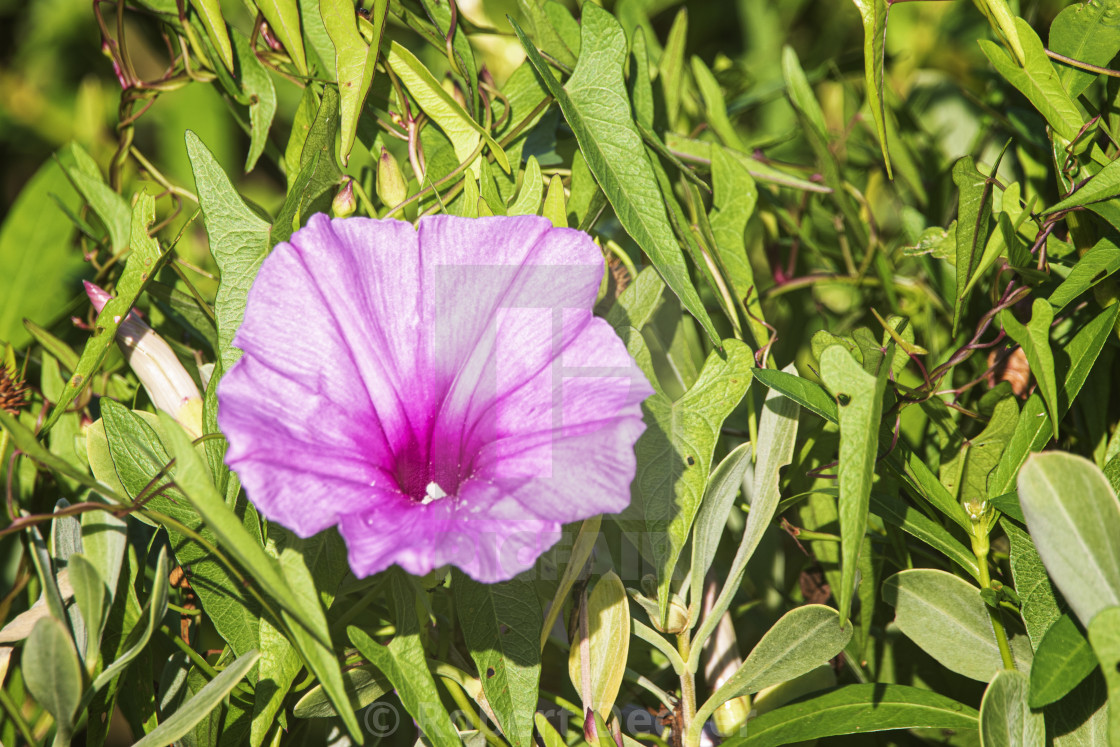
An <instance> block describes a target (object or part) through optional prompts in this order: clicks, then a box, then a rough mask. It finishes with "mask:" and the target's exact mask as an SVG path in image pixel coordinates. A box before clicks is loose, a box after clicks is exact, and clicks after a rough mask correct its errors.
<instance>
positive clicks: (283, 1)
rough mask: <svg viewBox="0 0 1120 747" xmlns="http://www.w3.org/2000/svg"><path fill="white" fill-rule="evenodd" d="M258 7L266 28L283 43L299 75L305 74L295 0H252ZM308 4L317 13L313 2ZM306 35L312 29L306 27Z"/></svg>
mask: <svg viewBox="0 0 1120 747" xmlns="http://www.w3.org/2000/svg"><path fill="white" fill-rule="evenodd" d="M253 1H254V2H255V3H256V5H257V7H258V8H259V9H260V11H261V14H262V15H264V19H265V20H266V21H268V28H269V29H270V30H271V31H272V33H273V34H274V35H275V36H276V38H277V39H278V40H279V41H280V43H281V44H283V45H284V49H285V51H287V53H288V56H289V57H291V58H292V63H293V64H294V65H295V66H296V70H298V71H299V74H300V75H307V72H308V71H307V54H306V52H305V51H304V48H303V34H301V33H300V22H299V19H300V11H299V8H298V7H297V2H296V0H253ZM305 4H306V5H308V6H310V9H311V12H314V13H315V15H319V13H318V11H317V9H316V8H315V3H314V2H308V3H305ZM307 34H308V37H309V38H310V37H311V34H312V30H311V29H310V28H308V29H307Z"/></svg>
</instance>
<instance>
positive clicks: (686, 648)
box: [677, 628, 699, 747]
mask: <svg viewBox="0 0 1120 747" xmlns="http://www.w3.org/2000/svg"><path fill="white" fill-rule="evenodd" d="M688 632H689V631H688V629H687V628H686V629H685V630H684V632H682V633H681V634H680V635H678V636H677V650H678V651H679V652H680V655H681V659H682V660H683V661H685V662H687V661H688V660H689V658H690V654H691V653H692V651H691V641H690V640H689V637H688ZM695 716H696V680H695V677H694V675H693V672H692V670H691V669H690V668H689V667H687V666H686V667H685V669H684V671H683V672H681V724H680V727H681V734H682V736H685V737H686V738H687V736H688V735H690V734H691V731H692V729H691V728H690V726H691V725H692V719H693V718H694V717H695ZM697 734H699V731H697ZM686 747H692V745H687V744H686Z"/></svg>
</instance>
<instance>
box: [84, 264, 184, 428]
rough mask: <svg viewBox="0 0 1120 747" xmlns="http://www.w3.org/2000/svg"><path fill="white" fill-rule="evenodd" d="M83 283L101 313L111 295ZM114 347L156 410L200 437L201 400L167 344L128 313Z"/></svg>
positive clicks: (118, 330) (132, 313)
mask: <svg viewBox="0 0 1120 747" xmlns="http://www.w3.org/2000/svg"><path fill="white" fill-rule="evenodd" d="M83 283H84V285H85V288H86V295H88V296H89V300H90V301H91V302H92V303H93V308H95V309H97V311H98V312H100V311H101V310H102V309H103V308H105V304H106V303H108V302H109V300H111V299H112V296H110V295H109V294H108V293H106V292H105V291H104V290H102V289H101V288H98V287H97V286H96V285H94V284H93V283H89V282H85V281H83ZM117 344H118V345H119V346H120V348H121V352H122V353H124V357H125V360H126V361H128V365H129V366H130V367H131V368H132V370H133V371H134V372H135V373H136V376H137V377H138V378H139V379H140V383H141V384H143V385H144V389H146V390H147V392H148V396H149V397H150V398H151V400H152V404H154V405H155V406H156V409H157V410H163V411H164V412H166V413H167V414H169V415H171V416H172V417H173V418H175V420H176V421H178V423H179V425H181V426H183V428H184V429H185V430H186V431H187V433H189V434H190V435H191V437H192V438H198V437H199V436H201V435H202V397H200V396H199V394H198V388H197V387H196V386H195V384H194V380H193V379H191V377H190V374H188V373H187V369H185V368H183V364H182V363H180V362H179V359H178V358H177V357H176V356H175V352H174V351H173V350H171V347H170V346H169V345H168V344H167V342H165V341H164V339H163V338H162V337H160V336H159V335H157V334H156V333H155V331H154V330H153V329H152V328H151V327H149V326H148V325H147V324H145V323H144V321H143V320H141V319H140V315H139V314H137V313H136V312H135V311H129V312H128V315H127V316H126V317H125V318H124V319H123V320H121V322H120V326H118V327H117Z"/></svg>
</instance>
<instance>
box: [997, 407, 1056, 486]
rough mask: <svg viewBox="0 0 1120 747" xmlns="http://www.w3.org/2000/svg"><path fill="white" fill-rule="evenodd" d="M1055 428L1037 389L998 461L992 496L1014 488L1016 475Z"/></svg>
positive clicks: (1021, 413) (1047, 439) (1020, 416)
mask: <svg viewBox="0 0 1120 747" xmlns="http://www.w3.org/2000/svg"><path fill="white" fill-rule="evenodd" d="M1053 429H1054V427H1053V426H1052V425H1051V424H1050V417H1049V416H1048V415H1047V414H1046V405H1045V403H1043V401H1042V397H1040V396H1039V395H1038V393H1037V392H1036V393H1035V394H1032V395H1031V396H1030V397H1029V398H1028V399H1027V401H1026V402H1024V403H1023V409H1022V411H1021V412H1020V413H1019V420H1018V421H1016V423H1015V432H1014V433H1012V434H1011V440H1010V441H1008V443H1007V446H1006V447H1005V448H1004V450H1003V454H1002V455H1000V459H999V464H997V465H996V469H995V471H994V472H992V475H991V477H990V478H989V479H988V498H989V499H991V498H994V497H996V496H998V495H1004V494H1005V493H1007V492H1009V491H1011V490H1014V489H1015V477H1016V476H1017V475H1018V474H1019V468H1020V467H1022V466H1023V462H1025V461H1026V459H1027V455H1028V454H1030V453H1031V452H1032V451H1038V450H1039V449H1041V448H1042V447H1043V446H1044V445H1045V444H1046V442H1047V441H1049V440H1050V436H1051V434H1052V433H1053Z"/></svg>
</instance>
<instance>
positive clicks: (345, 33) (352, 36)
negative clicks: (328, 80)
mask: <svg viewBox="0 0 1120 747" xmlns="http://www.w3.org/2000/svg"><path fill="white" fill-rule="evenodd" d="M319 9H320V11H321V12H322V14H323V24H324V25H325V26H326V28H327V33H328V34H329V35H330V37H331V41H332V42H334V53H335V60H334V64H335V79H336V80H337V81H338V93H339V102H340V111H341V115H340V117H341V125H340V126H341V128H342V139H341V142H340V143H339V159H340V160H341V161H342V163H343V165H346V162H347V161H348V160H349V159H350V150H351V149H352V148H353V147H354V140H355V138H356V137H357V132H358V117H359V116H360V115H361V113H362V106H363V105H364V104H365V100H366V95H367V94H368V93H369V87H370V84H371V83H372V82H373V74H374V66H375V65H376V64H377V55H378V52H379V50H380V48H381V35H382V33H383V32H384V30H385V19H386V18H387V16H388V13H389V1H388V0H377V2H375V3H374V6H373V8H372V9H371V10H370V16H369V17H370V23H371V25H372V28H373V42H372V43H370V44H367V43H366V40H365V39H364V38H363V37H362V34H361V33H360V32H359V31H358V26H357V24H358V20H357V16H356V14H355V13H354V4H353V3H352V2H350V0H319Z"/></svg>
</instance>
